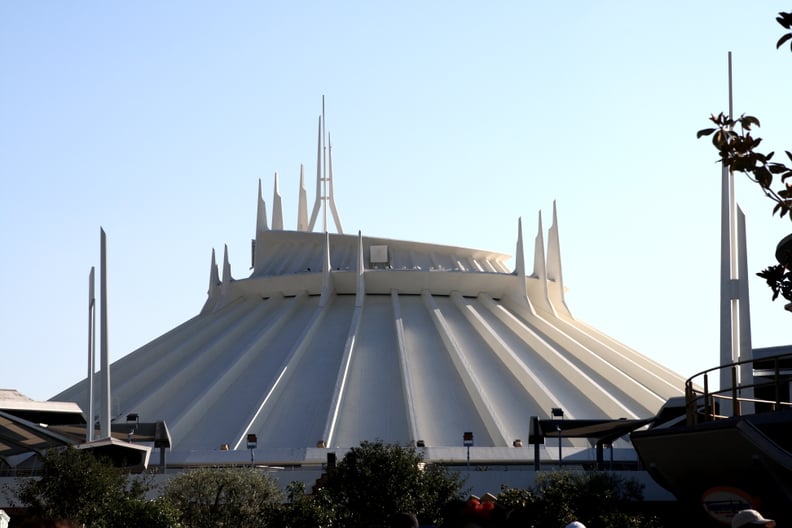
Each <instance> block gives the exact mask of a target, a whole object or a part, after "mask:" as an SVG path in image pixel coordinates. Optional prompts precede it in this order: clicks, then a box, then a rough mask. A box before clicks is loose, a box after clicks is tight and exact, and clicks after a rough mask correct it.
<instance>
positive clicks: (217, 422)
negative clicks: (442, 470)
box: [53, 118, 685, 461]
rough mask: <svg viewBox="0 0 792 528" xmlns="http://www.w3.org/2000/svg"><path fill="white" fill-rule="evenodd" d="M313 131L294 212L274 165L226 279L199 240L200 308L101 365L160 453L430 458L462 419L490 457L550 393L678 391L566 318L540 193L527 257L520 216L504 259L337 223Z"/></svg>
mask: <svg viewBox="0 0 792 528" xmlns="http://www.w3.org/2000/svg"><path fill="white" fill-rule="evenodd" d="M323 138H324V129H323V124H322V120H321V118H320V132H319V148H318V154H317V179H316V200H315V205H314V208H313V210H312V213H311V215H310V218H309V215H308V208H307V193H306V190H305V186H304V178H303V175H302V174H301V177H300V198H299V207H298V218H297V223H296V229H295V230H286V229H285V222H284V218H283V213H282V210H283V208H282V203H281V197H280V194H279V190H278V178H277V174H276V176H275V181H274V192H273V200H272V203H271V210H272V215H271V217H270V218H269V219H268V215H267V207H266V203H265V201H264V199H263V197H262V191H261V183H260V182H259V191H258V200H257V221H256V231H255V239H254V241H253V249H252V253H253V255H252V260H253V262H252V272H251V273H250V275H249V276H248V277H247V278H244V279H235V278H234V277H233V276H232V271H231V264H230V262H229V260H228V252H227V250H226V251H225V252H224V255H223V258H222V263H221V266H218V263H217V258H216V255H215V253H214V251H212V257H211V265H210V270H209V271H210V272H209V289H208V298H207V301H206V303H205V304H204V306H203V307H202V309H201V310H200V313H199V314H198V315H196V316H195V317H193V318H192V319H190V320H188V321H186V322H185V323H183V324H181V325H179V326H177V327H176V328H174V329H173V330H171V331H169V332H167V333H166V334H164V335H162V336H161V337H159V338H157V339H155V340H154V341H152V342H150V343H148V344H146V345H144V346H142V347H141V348H139V349H138V350H136V351H134V352H132V353H130V354H129V355H127V356H126V357H123V358H122V359H120V360H118V361H116V362H115V363H113V364H112V366H111V368H110V373H111V378H112V410H111V411H112V412H111V415H112V419H113V420H116V419H123V417H124V416H127V415H128V414H130V413H135V414H138V415H139V416H141V417H144V418H145V419H147V420H163V421H165V422H166V423H167V424H168V428H169V430H170V433H171V437H172V447H173V452H174V455H173V456H172V457H171V460H178V459H179V454H178V453H180V452H181V453H190V454H189V455H187V454H185V455H184V457H185V458H190V457H193V456H198V455H195V453H201V452H203V453H205V454H206V456H203V455H201V456H198V458H200V459H202V460H203V459H206V458H207V457H209V458H212V457H217V456H218V454H217V453H218V450H221V448H222V451H226V449H227V450H228V451H230V452H234V451H240V452H241V453H240V454H243V453H246V450H247V439H248V435H251V434H254V435H256V438H257V453H259V454H258V457H264V458H265V459H268V460H271V459H276V460H279V461H282V460H284V459H294V458H297V459H299V458H300V457H304V456H306V455H305V452H306V451H305V450H306V449H315V448H317V447H318V448H320V449H343V448H349V447H352V446H355V445H357V444H358V443H359V442H360V441H362V440H367V439H368V440H373V439H381V440H384V441H387V442H394V443H399V444H411V445H416V444H418V445H422V446H426V447H427V448H430V449H431V448H435V450H434V453H435V454H436V456H439V457H441V456H446V455H444V454H441V453H445V451H443V449H444V448H459V447H461V446H462V435H463V432H472V433H473V434H474V436H475V446H476V448H477V449H479V450H481V449H482V448H488V449H490V451H491V452H492V453H495V452H497V453H500V454H498V455H497V456H503V452H504V449H513V447H514V446H517V445H518V442H517V440H518V439H522V440H525V439H527V437H528V429H529V422H530V417H531V416H538V417H541V418H544V417H547V416H548V415H549V413H550V411H551V409H553V408H556V409H563V413H564V416H565V418H566V419H576V418H585V419H620V418H627V419H635V420H638V419H645V418H651V417H653V416H654V415H655V413H656V412H657V411H658V409H659V408H660V407H661V406H662V405H663V404H664V403H665V402H666V400H668V399H669V398H670V397H673V396H680V395H681V394H682V387H683V386H684V381H685V380H684V379H683V378H682V377H681V376H679V375H677V374H676V373H674V372H671V371H670V370H669V369H667V368H665V367H663V366H662V365H660V364H659V363H657V362H656V361H653V360H651V359H649V358H647V357H645V356H643V355H641V354H640V353H638V352H636V351H635V350H633V349H631V348H629V347H628V346H625V345H624V344H622V343H620V342H618V341H616V340H615V339H613V338H611V337H609V336H608V335H606V334H605V333H603V332H601V331H599V330H597V329H594V328H592V327H590V326H589V325H587V324H585V323H583V322H581V321H578V320H577V319H575V318H574V317H573V316H572V314H571V312H570V310H569V308H568V307H567V305H566V302H565V299H564V293H565V286H564V282H563V274H562V266H561V251H560V243H559V240H560V239H559V228H558V215H557V212H556V208H555V205H554V206H553V214H552V225H551V227H550V229H549V231H548V232H547V240H546V241H545V231H544V229H543V227H542V216H541V213H540V214H539V217H538V229H537V235H536V238H535V240H534V243H533V248H534V259H533V270H532V271H530V272H529V271H528V269H527V265H526V259H525V251H524V242H523V231H522V222H521V221H518V222H517V229H516V238H517V241H516V255H515V269H511V268H510V267H509V266H508V265H507V263H508V261H509V259H510V256H509V255H506V254H502V253H496V252H492V251H487V250H480V249H470V248H461V247H452V246H445V245H441V244H427V243H418V242H411V241H404V240H394V239H386V238H376V237H371V236H364V235H363V234H362V233H357V234H352V235H350V234H344V233H343V230H342V229H341V223H340V218H339V215H338V212H337V210H336V208H335V203H334V200H333V178H332V157H330V159H329V164H328V163H327V161H326V159H325V153H328V154H329V150H328V149H325V148H324V141H323ZM325 168H328V169H329V170H325ZM328 210H329V211H330V213H331V214H332V220H333V221H334V223H335V226H336V229H337V231H338V232H337V233H330V232H329V231H328V229H327V228H328V225H327V220H328V216H327V215H328ZM320 212H322V213H323V224H324V225H323V228H324V229H323V232H314V228H315V226H316V224H317V222H318V220H319V214H320ZM88 394H89V387H88V381H87V379H86V380H84V381H82V382H80V383H78V384H76V385H75V386H73V387H71V388H69V389H67V390H65V391H64V392H62V393H60V394H58V395H57V396H55V397H54V398H53V400H58V401H74V402H78V403H80V404H81V405H83V406H84V408H85V409H88ZM565 442H568V443H569V445H570V446H575V445H577V446H578V447H588V446H589V444H587V443H585V441H584V442H583V443H581V444H576V443H575V442H580V441H578V440H572V439H569V440H565ZM520 443H521V442H520ZM492 450H495V451H492ZM212 453H214V454H212ZM295 453H297V454H295ZM300 453H302V454H300ZM480 453H484V452H483V451H480ZM521 456H523V457H524V458H529V457H530V454H529V453H528V452H527V450H526V452H525V453H524V454H523V455H521Z"/></svg>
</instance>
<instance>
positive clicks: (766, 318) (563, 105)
mask: <svg viewBox="0 0 792 528" xmlns="http://www.w3.org/2000/svg"><path fill="white" fill-rule="evenodd" d="M340 4H342V3H339V2H317V3H313V2H311V3H307V2H252V1H250V2H244V1H233V2H222V3H220V2H195V1H189V2H187V1H177V0H173V1H168V2H150V1H149V2H147V1H144V2H98V1H84V2H61V1H37V2H25V1H8V2H2V3H0V178H2V190H1V191H0V235H1V236H0V241H2V257H3V258H2V259H0V276H2V277H3V283H4V288H3V296H2V299H3V300H2V302H0V351H1V352H2V363H0V364H1V365H2V367H0V387H3V388H16V389H18V390H20V391H21V392H23V393H25V394H27V395H29V396H31V397H33V398H37V399H46V398H49V397H51V396H53V395H54V394H56V393H58V392H60V391H61V390H63V389H64V388H66V387H68V386H70V385H72V384H73V383H76V382H77V381H79V380H80V379H82V378H84V377H85V374H86V366H85V356H86V347H87V326H86V325H87V316H86V305H87V284H88V272H89V270H90V267H91V266H94V265H96V266H97V268H98V264H99V227H100V226H103V227H104V229H105V230H106V232H107V233H108V237H109V243H108V244H109V252H108V261H109V276H110V278H109V282H110V291H109V296H110V303H109V317H110V335H109V343H110V350H111V357H112V359H113V360H115V359H118V358H120V357H122V356H124V355H126V354H127V353H129V352H131V351H133V350H134V349H136V348H137V347H139V346H141V345H143V344H145V343H147V342H149V341H150V340H152V339H154V338H155V337H157V336H159V335H161V334H162V333H164V332H166V331H167V330H169V329H171V328H173V327H174V326H176V325H178V324H180V323H181V322H183V321H186V320H187V319H189V318H190V317H192V316H194V315H195V314H197V313H198V311H199V310H200V308H201V306H202V305H203V302H204V300H205V298H206V290H207V284H208V280H209V259H210V254H211V250H212V248H215V249H216V250H217V251H218V252H219V253H220V254H222V250H223V245H224V244H228V247H229V251H230V260H231V264H232V272H233V275H234V276H235V277H236V278H244V277H246V276H247V274H248V267H249V263H250V239H251V238H252V237H253V236H254V226H255V214H256V188H257V182H258V179H259V178H261V179H262V181H263V185H264V189H265V197H266V199H267V201H268V203H269V204H271V194H272V182H273V173H274V172H275V171H278V173H279V175H280V187H281V191H282V194H283V196H284V206H285V215H286V223H287V228H291V229H293V228H294V227H295V226H296V213H297V185H298V176H299V166H300V163H304V164H305V165H306V174H307V175H308V176H309V177H310V178H312V177H313V174H314V171H315V152H316V146H315V141H316V121H317V117H318V115H319V113H320V111H321V97H322V94H324V95H326V98H327V119H328V131H329V132H330V133H331V134H332V138H333V156H334V166H335V184H336V185H335V187H336V189H335V191H336V203H337V206H338V209H339V212H340V215H341V220H342V222H343V225H344V229H345V231H347V232H356V231H357V230H362V231H363V233H364V234H367V235H371V236H382V237H389V238H400V239H412V240H418V241H431V242H437V243H445V244H449V245H460V246H467V247H477V248H482V249H489V250H493V251H499V252H504V253H513V251H514V247H515V241H516V225H517V219H518V217H522V218H523V223H524V226H525V230H526V237H527V239H528V240H533V237H534V236H535V232H536V220H537V213H538V211H539V210H540V209H541V210H542V211H543V213H544V215H545V216H544V218H545V226H549V223H550V213H551V211H552V202H553V200H557V201H558V209H559V219H560V229H561V250H562V260H563V266H564V277H565V281H566V285H567V287H568V288H569V291H568V295H567V301H568V304H569V306H570V308H571V310H572V312H573V314H574V315H575V316H576V317H578V318H579V319H581V320H583V321H585V322H587V323H589V324H591V325H593V326H595V327H597V328H600V329H601V330H603V331H605V332H606V333H608V334H610V335H612V336H613V337H615V338H617V339H619V340H621V341H622V342H624V343H626V344H627V345H630V346H632V347H633V348H635V349H637V350H639V351H641V352H642V353H644V354H646V355H648V356H650V357H652V358H654V359H657V360H658V361H660V362H662V363H664V364H666V365H668V366H669V367H671V368H673V369H674V370H676V371H678V372H679V373H681V374H683V375H685V376H688V375H691V374H693V373H695V372H697V371H699V370H703V369H705V368H708V367H710V366H714V365H716V364H717V363H718V359H719V352H718V295H719V282H718V280H719V275H718V270H719V239H720V238H719V237H720V234H719V202H720V171H719V169H718V166H717V165H716V164H715V163H714V161H715V158H716V153H715V151H714V150H713V149H712V147H711V146H710V145H709V144H708V143H707V142H706V140H696V137H695V132H696V130H698V129H700V128H704V127H706V126H707V124H708V122H707V116H708V115H709V114H710V113H712V112H715V113H717V112H719V111H721V110H725V109H726V105H727V90H726V57H727V52H728V51H730V50H731V51H732V52H733V53H734V76H735V77H734V86H735V111H736V112H737V113H742V112H748V113H751V114H754V115H757V116H758V117H759V118H760V119H761V120H762V128H761V129H760V135H761V136H762V137H764V138H765V141H766V144H767V145H768V147H769V148H774V149H776V150H779V151H780V150H783V149H789V150H792V135H790V133H789V132H790V128H789V126H790V125H789V124H790V123H792V104H790V101H789V93H790V91H792V54H790V52H789V51H788V49H785V50H781V51H776V50H775V41H776V39H777V38H778V37H779V36H780V35H781V33H782V28H781V27H780V26H778V24H777V23H776V22H775V15H776V13H777V12H778V11H780V10H789V9H790V8H792V6H790V5H784V3H778V2H745V1H733V0H727V1H724V0H718V1H714V0H708V1H697V2H687V1H685V2H682V1H670V2H664V3H660V4H657V3H655V4H651V5H650V4H647V3H645V2H632V1H627V0H625V1H620V2H617V1H603V2H586V3H584V2H580V3H579V4H581V5H580V6H578V7H574V6H573V5H571V4H572V3H570V2H541V3H540V2H525V1H513V2H495V3H482V2H397V3H394V2H390V3H383V2H346V3H343V5H340ZM787 4H788V3H787ZM738 183H739V185H738V191H737V192H738V199H739V201H740V203H741V204H742V206H743V209H744V210H745V212H746V214H747V216H748V238H749V266H750V267H751V269H752V270H753V271H759V270H760V269H762V268H763V267H765V266H766V265H768V264H771V263H772V262H773V251H774V248H775V244H776V242H777V241H778V240H779V239H780V238H781V237H783V236H784V235H786V234H788V233H789V232H790V231H792V229H790V228H792V224H790V223H789V221H787V220H783V221H782V220H779V219H778V218H773V217H771V215H770V209H771V204H770V203H769V201H767V200H766V199H763V198H762V197H761V196H760V195H759V190H758V189H757V188H754V187H753V186H749V185H748V184H745V183H744V182H743V181H741V180H740V181H739V182H738ZM308 187H309V190H310V191H311V196H310V197H309V201H311V202H312V200H313V196H312V189H313V186H312V185H311V184H309V186H308ZM527 247H529V248H532V244H530V243H528V244H527ZM532 259H533V255H532V249H531V250H530V252H529V253H528V254H527V260H528V262H532ZM750 287H751V297H752V305H751V310H752V316H753V338H754V344H755V345H756V346H769V345H780V344H788V343H789V342H790V339H789V329H790V325H792V314H789V313H787V312H785V311H784V310H783V306H782V303H781V302H779V301H777V302H776V303H771V302H770V292H769V290H768V289H767V288H766V287H765V286H764V284H763V282H762V281H761V280H760V279H758V278H753V279H752V280H751V285H750Z"/></svg>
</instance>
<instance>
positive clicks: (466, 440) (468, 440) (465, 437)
mask: <svg viewBox="0 0 792 528" xmlns="http://www.w3.org/2000/svg"><path fill="white" fill-rule="evenodd" d="M462 445H464V446H465V447H466V448H467V466H468V470H470V447H471V446H472V445H473V432H472V431H465V432H464V433H463V434H462Z"/></svg>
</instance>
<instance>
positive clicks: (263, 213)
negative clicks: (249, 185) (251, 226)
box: [256, 178, 269, 234]
mask: <svg viewBox="0 0 792 528" xmlns="http://www.w3.org/2000/svg"><path fill="white" fill-rule="evenodd" d="M259 231H269V226H268V225H267V204H266V203H265V202H264V196H263V195H262V194H261V178H259V181H258V201H257V202H256V234H258V232H259Z"/></svg>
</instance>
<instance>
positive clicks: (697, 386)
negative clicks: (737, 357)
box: [685, 354, 792, 425]
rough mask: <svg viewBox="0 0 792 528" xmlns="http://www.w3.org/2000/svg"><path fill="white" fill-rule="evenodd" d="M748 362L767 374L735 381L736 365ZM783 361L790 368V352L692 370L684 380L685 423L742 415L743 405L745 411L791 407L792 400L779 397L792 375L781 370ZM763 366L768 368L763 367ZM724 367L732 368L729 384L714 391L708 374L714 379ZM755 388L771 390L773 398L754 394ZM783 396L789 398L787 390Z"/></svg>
mask: <svg viewBox="0 0 792 528" xmlns="http://www.w3.org/2000/svg"><path fill="white" fill-rule="evenodd" d="M749 363H750V364H752V368H753V369H754V371H756V370H760V371H762V372H763V373H764V372H766V373H767V374H763V375H762V376H754V377H755V378H757V377H760V378H761V380H760V381H759V382H756V383H751V384H738V381H739V380H738V378H737V372H738V369H739V367H740V366H741V365H746V364H749ZM782 363H786V364H787V366H786V367H784V368H786V369H787V370H789V371H792V354H780V355H777V356H771V357H766V358H754V359H750V360H744V361H738V362H736V363H730V364H728V365H721V366H719V367H713V368H710V369H707V370H704V371H701V372H699V373H697V374H694V375H693V376H691V377H690V378H688V380H687V381H685V406H686V412H687V423H688V425H694V424H697V423H700V422H710V421H715V420H722V419H725V418H732V417H735V416H742V415H743V412H744V411H746V409H747V411H746V414H756V413H760V412H775V411H780V410H783V409H790V408H792V403H790V402H789V401H786V400H784V399H783V398H782V388H786V386H787V385H788V384H789V381H790V377H792V375H791V374H789V373H782ZM757 364H758V365H760V367H759V368H757ZM766 366H767V367H770V368H766ZM724 369H730V370H731V386H730V387H727V388H724V389H720V390H717V391H712V390H710V388H709V380H710V376H711V375H713V374H715V375H716V376H717V377H716V379H721V378H720V373H721V371H723V370H724ZM768 378H769V379H768ZM699 380H701V381H699ZM757 391H758V392H762V393H764V394H772V395H773V397H772V399H767V398H756V397H755V396H753V395H754V394H755V393H756V392H757ZM784 396H785V397H787V399H788V393H785V394H784Z"/></svg>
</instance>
